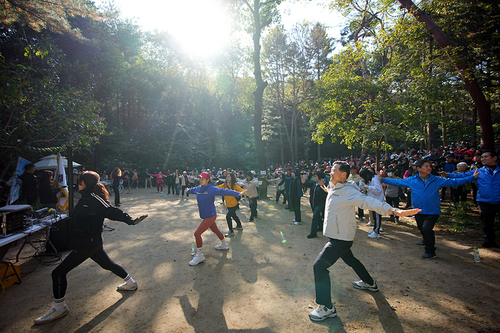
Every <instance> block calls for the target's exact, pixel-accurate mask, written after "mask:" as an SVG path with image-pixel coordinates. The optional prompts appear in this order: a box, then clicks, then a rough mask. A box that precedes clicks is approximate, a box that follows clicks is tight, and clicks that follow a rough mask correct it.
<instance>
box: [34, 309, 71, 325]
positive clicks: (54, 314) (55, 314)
mask: <svg viewBox="0 0 500 333" xmlns="http://www.w3.org/2000/svg"><path fill="white" fill-rule="evenodd" d="M68 313H69V309H68V306H67V305H64V309H63V310H62V311H56V308H55V307H52V308H50V310H49V311H47V313H46V314H44V315H43V316H41V317H38V318H36V319H35V324H36V325H39V324H45V323H48V322H49V321H53V320H56V319H57V318H61V317H64V316H65V315H67V314H68Z"/></svg>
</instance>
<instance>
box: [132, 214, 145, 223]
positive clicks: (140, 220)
mask: <svg viewBox="0 0 500 333" xmlns="http://www.w3.org/2000/svg"><path fill="white" fill-rule="evenodd" d="M146 217H148V214H146V215H142V216H141V217H138V218H136V219H135V220H134V224H139V223H141V222H142V221H144V219H145V218H146Z"/></svg>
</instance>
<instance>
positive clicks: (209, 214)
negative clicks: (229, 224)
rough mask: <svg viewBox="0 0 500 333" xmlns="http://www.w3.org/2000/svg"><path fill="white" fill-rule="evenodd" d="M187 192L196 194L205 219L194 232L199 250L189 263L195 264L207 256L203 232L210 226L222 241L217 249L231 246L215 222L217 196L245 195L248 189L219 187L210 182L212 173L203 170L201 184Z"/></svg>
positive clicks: (201, 213)
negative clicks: (203, 250) (236, 189)
mask: <svg viewBox="0 0 500 333" xmlns="http://www.w3.org/2000/svg"><path fill="white" fill-rule="evenodd" d="M187 193H189V194H196V200H197V201H198V210H199V212H200V217H201V218H202V219H203V221H201V223H200V225H199V226H198V228H197V229H196V231H195V232H194V237H195V238H196V248H197V251H196V255H195V256H194V258H193V260H191V261H190V262H189V265H191V266H195V265H198V264H199V263H202V262H204V261H205V256H204V255H203V253H202V252H201V248H202V246H203V240H202V239H201V234H202V233H204V232H205V231H206V230H207V229H208V228H210V229H211V230H212V231H213V232H214V233H215V234H216V235H217V237H219V239H220V241H221V242H220V244H218V245H216V246H215V249H217V250H228V249H229V246H228V245H227V244H226V240H225V238H224V235H223V234H222V232H221V231H220V230H219V228H217V224H216V223H215V219H216V218H217V210H216V209H215V204H214V199H215V196H216V195H218V196H231V197H238V196H240V195H244V194H245V193H246V190H244V191H242V192H238V191H233V190H229V189H223V188H217V187H215V186H214V185H213V184H212V183H211V182H210V174H209V173H208V172H202V173H201V175H200V185H198V186H196V187H192V188H190V189H189V190H188V191H187Z"/></svg>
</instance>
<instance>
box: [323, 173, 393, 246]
mask: <svg viewBox="0 0 500 333" xmlns="http://www.w3.org/2000/svg"><path fill="white" fill-rule="evenodd" d="M356 207H360V208H362V209H369V210H373V211H375V212H377V213H379V214H381V215H389V214H391V211H390V209H391V208H392V207H391V205H389V204H387V203H385V202H382V201H380V200H377V199H374V198H372V197H369V196H366V195H364V194H362V193H361V192H359V191H358V190H357V189H356V188H355V187H354V183H353V182H345V183H337V185H336V186H335V187H333V188H330V189H328V196H327V197H326V205H325V220H324V222H323V230H324V232H323V234H324V235H325V236H326V237H328V238H334V239H339V240H344V241H352V240H354V235H355V234H356V215H355V209H356Z"/></svg>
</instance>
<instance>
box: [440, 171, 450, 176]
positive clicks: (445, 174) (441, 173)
mask: <svg viewBox="0 0 500 333" xmlns="http://www.w3.org/2000/svg"><path fill="white" fill-rule="evenodd" d="M438 175H440V176H441V177H448V176H449V174H448V172H446V171H439V172H438Z"/></svg>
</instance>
